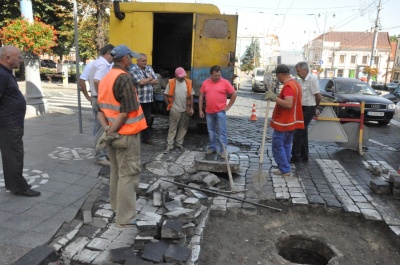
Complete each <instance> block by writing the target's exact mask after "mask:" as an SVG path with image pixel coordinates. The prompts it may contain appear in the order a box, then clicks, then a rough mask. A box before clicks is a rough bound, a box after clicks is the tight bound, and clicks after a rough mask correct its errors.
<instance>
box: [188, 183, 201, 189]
mask: <svg viewBox="0 0 400 265" xmlns="http://www.w3.org/2000/svg"><path fill="white" fill-rule="evenodd" d="M188 186H189V187H193V188H195V189H200V188H201V187H200V185H199V184H196V183H189V184H188Z"/></svg>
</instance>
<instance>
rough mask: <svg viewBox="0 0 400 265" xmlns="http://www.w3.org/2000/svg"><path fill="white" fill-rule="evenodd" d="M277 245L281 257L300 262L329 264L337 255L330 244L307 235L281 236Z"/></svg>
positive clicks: (315, 264)
mask: <svg viewBox="0 0 400 265" xmlns="http://www.w3.org/2000/svg"><path fill="white" fill-rule="evenodd" d="M276 247H277V249H278V254H279V255H280V256H281V257H283V258H284V259H286V260H288V261H290V262H293V263H299V264H310V265H327V264H329V261H330V260H331V259H332V258H333V257H335V256H336V254H335V252H334V251H333V250H332V248H330V247H329V246H328V244H326V243H324V242H322V241H321V240H319V239H314V238H310V237H307V236H305V235H290V236H287V237H284V238H281V239H279V240H278V242H277V243H276Z"/></svg>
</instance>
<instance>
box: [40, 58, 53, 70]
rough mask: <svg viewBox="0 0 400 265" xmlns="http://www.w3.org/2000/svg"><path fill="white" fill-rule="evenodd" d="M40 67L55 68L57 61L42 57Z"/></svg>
mask: <svg viewBox="0 0 400 265" xmlns="http://www.w3.org/2000/svg"><path fill="white" fill-rule="evenodd" d="M40 66H41V67H47V68H57V63H56V62H55V61H53V60H48V59H44V60H41V61H40Z"/></svg>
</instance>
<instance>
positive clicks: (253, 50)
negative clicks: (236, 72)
mask: <svg viewBox="0 0 400 265" xmlns="http://www.w3.org/2000/svg"><path fill="white" fill-rule="evenodd" d="M260 58H261V54H260V42H259V41H258V39H257V38H252V39H251V43H250V45H249V46H247V48H246V51H245V53H244V56H243V59H242V61H241V63H242V64H241V65H240V70H242V71H246V72H247V71H251V70H253V69H254V68H256V67H259V66H260Z"/></svg>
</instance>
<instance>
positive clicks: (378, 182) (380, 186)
mask: <svg viewBox="0 0 400 265" xmlns="http://www.w3.org/2000/svg"><path fill="white" fill-rule="evenodd" d="M370 188H371V190H372V191H373V192H375V193H376V194H391V193H392V194H393V196H394V198H395V199H400V175H399V174H395V173H390V174H389V179H388V180H387V181H386V180H383V179H382V178H375V179H372V180H371V181H370Z"/></svg>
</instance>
